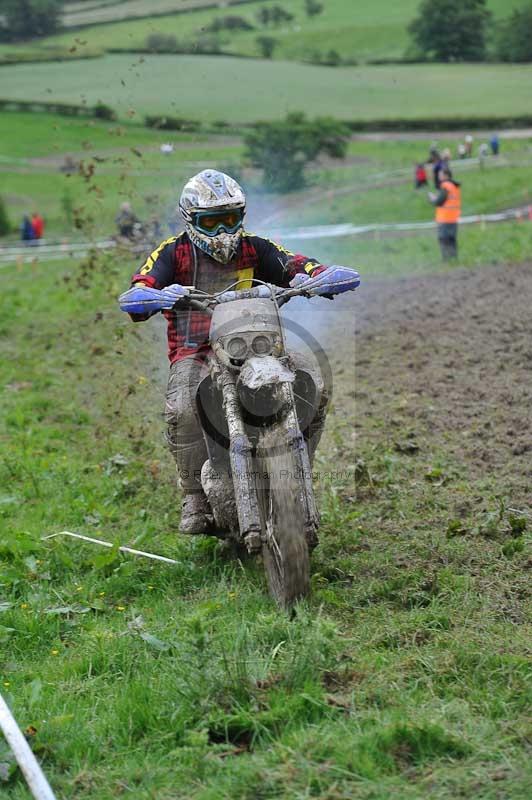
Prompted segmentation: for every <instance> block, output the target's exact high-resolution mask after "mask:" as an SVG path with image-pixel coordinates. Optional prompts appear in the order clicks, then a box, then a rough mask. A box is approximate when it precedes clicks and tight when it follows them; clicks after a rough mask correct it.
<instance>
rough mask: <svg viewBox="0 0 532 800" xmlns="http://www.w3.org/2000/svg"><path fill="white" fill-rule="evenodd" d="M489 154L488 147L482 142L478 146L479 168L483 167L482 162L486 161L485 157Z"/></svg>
mask: <svg viewBox="0 0 532 800" xmlns="http://www.w3.org/2000/svg"><path fill="white" fill-rule="evenodd" d="M488 155H489V147H488V145H487V144H486V142H482V144H481V145H480V147H479V148H478V163H479V166H480V169H484V164H485V163H486V158H487V157H488Z"/></svg>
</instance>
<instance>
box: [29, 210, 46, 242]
mask: <svg viewBox="0 0 532 800" xmlns="http://www.w3.org/2000/svg"><path fill="white" fill-rule="evenodd" d="M31 227H32V228H33V238H34V239H42V237H43V234H44V220H43V218H42V217H41V215H40V214H38V213H37V212H36V211H35V212H34V213H33V214H32V215H31Z"/></svg>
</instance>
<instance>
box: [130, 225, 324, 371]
mask: <svg viewBox="0 0 532 800" xmlns="http://www.w3.org/2000/svg"><path fill="white" fill-rule="evenodd" d="M319 266H320V265H319V263H318V262H317V261H316V260H315V259H312V258H307V257H306V256H303V255H300V254H294V253H291V252H290V251H289V250H286V249H285V248H284V247H281V245H279V244H275V242H272V241H270V240H269V239H263V238H262V237H260V236H255V235H254V234H251V233H247V232H244V234H243V236H242V241H241V243H240V246H239V248H238V252H237V254H236V256H235V257H234V258H233V260H232V261H230V262H229V263H228V264H221V263H220V262H219V261H216V260H215V259H214V258H211V257H210V256H208V255H207V254H206V253H203V252H202V251H201V250H199V249H198V248H196V247H194V245H193V244H192V242H191V241H190V239H189V238H188V236H187V234H186V233H181V234H180V235H179V236H172V237H171V238H170V239H166V241H164V242H162V243H161V244H160V245H159V247H157V248H156V249H155V250H154V251H153V253H151V254H150V255H149V256H148V258H147V259H146V261H145V262H144V264H143V265H142V267H141V268H140V270H139V272H137V273H136V274H135V275H133V278H132V284H135V283H143V284H145V285H146V286H151V287H153V288H155V289H162V288H164V287H165V286H170V285H171V284H173V283H179V284H181V285H182V286H195V287H196V288H197V289H201V290H202V291H204V292H210V293H212V292H218V291H221V290H223V289H225V287H226V286H228V285H229V284H231V283H233V282H234V281H236V280H245V281H250V280H251V279H252V278H258V279H259V280H262V281H266V282H268V283H273V284H275V285H277V286H283V287H285V286H288V285H289V283H290V281H291V280H292V278H293V277H294V276H295V275H296V274H297V273H298V272H307V273H308V274H311V273H312V272H313V271H314V270H315V269H316V268H317V267H319ZM247 285H248V286H249V285H251V284H247ZM245 286H246V284H245V283H243V284H241V288H244V287H245ZM162 313H163V314H164V316H165V317H166V319H167V322H168V357H169V359H170V362H171V363H172V364H173V363H174V362H175V361H179V360H181V359H182V358H186V357H187V356H190V355H194V354H201V352H205V350H206V349H208V341H209V327H210V317H209V315H208V314H205V313H203V312H201V311H193V310H191V309H187V310H185V311H163V312H162ZM130 316H131V318H132V319H133V320H134V321H135V322H138V321H141V320H144V319H147V318H148V317H149V316H150V315H145V314H131V315H130Z"/></svg>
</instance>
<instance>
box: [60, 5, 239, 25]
mask: <svg viewBox="0 0 532 800" xmlns="http://www.w3.org/2000/svg"><path fill="white" fill-rule="evenodd" d="M248 1H249V2H253V0H248ZM233 2H234V0H224V3H223V5H225V6H229V5H231V4H232V3H233ZM212 3H213V0H125V1H124V0H122V2H116V0H95V1H94V2H93V3H66V5H65V13H64V15H63V24H64V25H67V26H72V25H90V24H92V23H94V22H110V21H113V20H117V19H128V18H131V17H140V16H147V15H148V14H161V13H164V12H170V13H171V12H175V11H188V10H189V9H191V8H192V9H193V8H202V7H203V6H209V5H212ZM220 5H222V3H220Z"/></svg>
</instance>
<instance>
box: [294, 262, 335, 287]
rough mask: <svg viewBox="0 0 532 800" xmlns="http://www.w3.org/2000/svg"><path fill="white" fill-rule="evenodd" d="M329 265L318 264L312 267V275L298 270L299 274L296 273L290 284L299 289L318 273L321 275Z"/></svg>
mask: <svg viewBox="0 0 532 800" xmlns="http://www.w3.org/2000/svg"><path fill="white" fill-rule="evenodd" d="M326 269H328V267H326V266H324V265H323V264H316V265H315V266H314V268H313V269H312V275H309V274H308V272H298V273H297V275H294V277H293V278H292V280H291V281H290V286H291V287H292V289H299V287H300V286H302V285H303V284H304V283H307V281H310V280H311V277H312V278H315V277H316V276H317V275H321V273H322V272H324V271H325V270H326Z"/></svg>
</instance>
